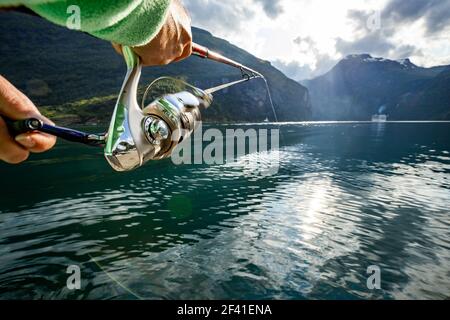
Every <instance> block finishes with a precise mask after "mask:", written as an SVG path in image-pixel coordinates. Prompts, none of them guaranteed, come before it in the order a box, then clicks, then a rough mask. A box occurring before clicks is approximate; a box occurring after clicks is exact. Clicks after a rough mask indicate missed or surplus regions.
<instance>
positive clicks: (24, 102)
mask: <svg viewBox="0 0 450 320" xmlns="http://www.w3.org/2000/svg"><path fill="white" fill-rule="evenodd" d="M0 114H2V115H5V116H7V117H9V118H11V119H14V120H16V119H17V120H20V119H26V118H30V117H40V112H39V110H38V109H37V108H36V106H35V105H34V104H33V102H31V100H30V99H28V97H27V96H26V95H24V94H23V93H22V92H20V91H19V90H18V89H17V88H16V87H14V86H13V85H12V84H11V83H10V82H9V81H8V80H6V79H5V78H3V77H2V76H0Z"/></svg>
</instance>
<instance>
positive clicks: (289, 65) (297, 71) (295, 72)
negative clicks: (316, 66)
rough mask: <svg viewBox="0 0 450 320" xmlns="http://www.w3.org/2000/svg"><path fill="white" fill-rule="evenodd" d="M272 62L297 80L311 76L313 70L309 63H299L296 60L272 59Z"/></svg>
mask: <svg viewBox="0 0 450 320" xmlns="http://www.w3.org/2000/svg"><path fill="white" fill-rule="evenodd" d="M272 64H273V66H274V67H275V68H277V69H279V70H281V71H282V72H283V73H284V74H285V75H286V76H288V77H289V78H291V79H294V80H297V81H300V80H304V79H309V78H311V75H312V73H313V71H314V70H313V69H312V68H311V67H310V66H309V65H300V63H299V62H298V61H289V62H284V61H281V60H279V59H277V60H274V61H272Z"/></svg>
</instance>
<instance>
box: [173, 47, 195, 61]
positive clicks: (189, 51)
mask: <svg viewBox="0 0 450 320" xmlns="http://www.w3.org/2000/svg"><path fill="white" fill-rule="evenodd" d="M191 54H192V44H189V45H186V46H184V49H183V52H182V53H181V54H180V56H179V57H178V58H176V59H175V60H174V62H177V61H181V60H183V59H186V58H188V57H190V56H191Z"/></svg>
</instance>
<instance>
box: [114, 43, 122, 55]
mask: <svg viewBox="0 0 450 320" xmlns="http://www.w3.org/2000/svg"><path fill="white" fill-rule="evenodd" d="M111 44H112V46H113V48H114V50H115V51H116V52H117V53H118V54H120V55H122V45H121V44H118V43H115V42H111Z"/></svg>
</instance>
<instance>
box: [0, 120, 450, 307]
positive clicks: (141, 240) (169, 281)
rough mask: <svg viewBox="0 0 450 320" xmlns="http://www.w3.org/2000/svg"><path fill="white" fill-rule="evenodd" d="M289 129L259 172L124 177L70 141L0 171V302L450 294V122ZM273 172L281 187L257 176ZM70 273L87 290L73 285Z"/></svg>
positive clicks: (204, 170)
mask: <svg viewBox="0 0 450 320" xmlns="http://www.w3.org/2000/svg"><path fill="white" fill-rule="evenodd" d="M231 127H233V126H227V127H222V129H224V128H231ZM251 127H253V128H256V129H258V128H265V127H271V126H270V125H250V124H249V125H245V126H242V128H244V129H246V128H251ZM281 131H282V141H281V148H280V150H279V151H275V152H271V153H266V154H264V155H261V156H260V157H259V159H260V161H261V160H262V162H261V163H259V164H258V165H257V166H252V165H249V164H248V162H246V161H244V160H248V159H251V158H252V155H249V156H248V157H246V158H244V159H239V160H238V162H237V163H236V164H233V165H231V164H230V163H227V164H224V165H200V166H199V165H196V166H189V165H185V166H174V165H173V164H172V163H171V161H170V160H165V161H160V162H154V163H151V164H149V165H146V166H145V167H143V168H141V169H139V170H137V171H135V172H132V173H126V174H119V173H115V172H113V171H112V170H111V169H110V168H109V166H108V165H107V163H106V161H105V160H104V159H103V157H102V154H101V149H92V148H89V147H85V146H78V145H75V144H71V143H64V142H59V143H58V145H57V147H56V148H55V149H54V150H52V151H51V152H48V153H46V154H41V155H33V156H32V157H31V159H30V160H29V161H28V162H27V163H25V164H23V165H19V166H10V165H6V164H0V174H1V180H2V189H1V194H0V299H9V298H18V299H37V298H45V299H139V298H143V299H161V298H164V299H178V298H180V299H278V298H285V299H380V298H384V299H399V298H413V299H431V298H437V299H444V298H449V297H450V229H449V227H450V214H449V211H450V209H449V208H450V124H449V123H386V124H371V123H308V124H283V125H281ZM274 159H279V160H280V167H279V172H278V173H277V174H275V175H271V176H263V175H258V174H257V171H258V168H260V166H261V165H263V166H264V165H272V164H273V162H274ZM69 265H79V266H80V268H81V273H82V289H81V290H77V291H70V290H68V289H67V288H66V279H67V276H68V275H67V274H66V268H67V266H69ZM372 265H376V266H378V267H379V268H380V270H381V287H382V288H381V290H369V289H368V288H367V285H366V281H367V277H368V274H367V268H368V267H369V266H372Z"/></svg>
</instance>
